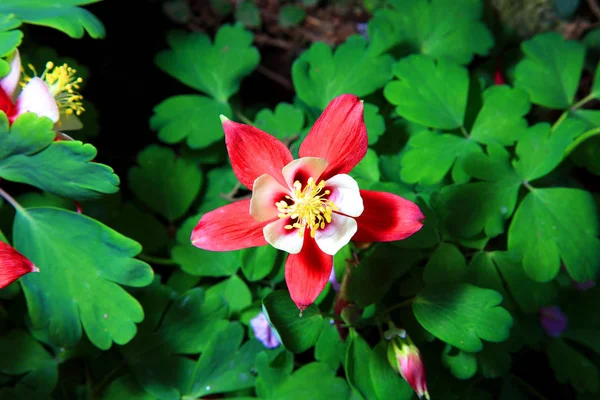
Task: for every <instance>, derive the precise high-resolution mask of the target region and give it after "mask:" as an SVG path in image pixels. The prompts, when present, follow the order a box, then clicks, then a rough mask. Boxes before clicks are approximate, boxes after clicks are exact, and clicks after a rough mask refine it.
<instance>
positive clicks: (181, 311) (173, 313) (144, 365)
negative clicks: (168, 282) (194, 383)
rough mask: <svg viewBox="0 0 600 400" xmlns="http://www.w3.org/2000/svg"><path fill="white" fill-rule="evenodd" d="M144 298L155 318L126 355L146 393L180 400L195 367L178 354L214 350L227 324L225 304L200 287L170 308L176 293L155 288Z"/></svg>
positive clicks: (216, 295) (146, 292) (152, 316)
mask: <svg viewBox="0 0 600 400" xmlns="http://www.w3.org/2000/svg"><path fill="white" fill-rule="evenodd" d="M144 294H145V296H146V297H145V298H141V299H140V300H141V301H143V304H144V309H145V310H146V311H147V313H148V314H149V318H151V320H149V321H148V322H144V325H143V329H140V333H139V334H138V335H137V336H136V337H135V339H134V340H133V341H132V342H131V343H130V344H129V345H127V346H125V347H124V348H123V349H122V352H123V355H124V357H125V359H126V361H127V363H128V365H129V366H130V368H131V370H132V371H133V373H134V375H135V376H136V379H137V381H138V382H139V383H140V384H141V385H142V387H143V388H144V389H145V390H146V391H147V392H148V393H151V394H152V395H154V396H156V397H157V398H160V399H179V398H180V396H179V394H185V393H186V392H187V391H188V390H189V387H190V384H191V382H190V375H191V370H192V366H193V364H192V363H191V361H189V360H187V359H185V358H184V357H181V356H179V354H197V353H200V352H206V351H209V349H210V348H211V346H214V342H213V338H214V337H215V335H216V334H218V333H219V331H221V330H222V329H224V328H225V327H227V326H228V324H229V323H228V321H227V320H226V318H227V316H228V309H227V304H226V303H225V300H224V299H223V297H222V296H221V295H220V294H219V293H215V292H213V293H208V292H205V291H204V290H203V289H201V288H194V289H191V290H189V291H187V292H185V293H183V294H181V295H180V296H179V297H177V298H175V299H174V301H173V304H170V306H169V305H168V300H170V298H172V297H173V295H172V293H171V291H170V290H169V289H168V288H167V287H163V286H160V285H153V286H151V287H150V288H148V289H147V290H146V291H145V293H144ZM157 300H159V301H158V302H157ZM149 302H154V304H152V303H149ZM165 308H166V312H165Z"/></svg>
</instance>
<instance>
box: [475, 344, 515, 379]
mask: <svg viewBox="0 0 600 400" xmlns="http://www.w3.org/2000/svg"><path fill="white" fill-rule="evenodd" d="M507 343H509V342H506V343H501V344H495V343H488V344H486V345H485V347H484V348H483V350H482V351H481V352H479V353H477V361H478V362H479V367H480V370H481V375H483V376H484V377H485V378H489V379H495V378H501V377H503V376H506V374H508V372H509V371H510V366H511V363H512V359H511V357H510V354H509V353H508V350H507V347H508V346H507Z"/></svg>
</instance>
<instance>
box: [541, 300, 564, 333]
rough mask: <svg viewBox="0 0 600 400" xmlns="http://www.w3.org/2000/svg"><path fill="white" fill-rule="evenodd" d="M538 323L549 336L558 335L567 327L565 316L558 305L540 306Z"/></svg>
mask: <svg viewBox="0 0 600 400" xmlns="http://www.w3.org/2000/svg"><path fill="white" fill-rule="evenodd" d="M540 324H541V325H542V327H543V328H544V331H545V332H546V334H547V335H548V336H550V337H559V336H560V335H562V333H563V332H564V331H565V330H566V329H567V325H568V320H567V316H566V315H565V314H564V313H563V312H562V311H561V309H560V308H559V307H558V306H552V307H542V308H540Z"/></svg>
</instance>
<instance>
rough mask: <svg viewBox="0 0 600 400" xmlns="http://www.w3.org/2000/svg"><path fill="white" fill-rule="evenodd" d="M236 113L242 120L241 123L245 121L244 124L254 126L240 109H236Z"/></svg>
mask: <svg viewBox="0 0 600 400" xmlns="http://www.w3.org/2000/svg"><path fill="white" fill-rule="evenodd" d="M236 114H237V116H238V118H239V119H241V120H242V122H243V123H245V124H246V125H252V126H254V123H252V121H250V119H249V118H248V117H246V116H245V115H244V114H242V112H241V111H238V112H237V113H236Z"/></svg>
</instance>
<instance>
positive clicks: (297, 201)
mask: <svg viewBox="0 0 600 400" xmlns="http://www.w3.org/2000/svg"><path fill="white" fill-rule="evenodd" d="M324 188H325V181H321V182H319V184H318V185H317V184H316V183H315V180H314V179H313V178H309V179H308V182H306V186H305V187H304V189H302V184H301V183H300V181H296V182H294V190H293V191H292V195H291V196H285V198H286V199H288V200H291V201H292V204H288V203H287V202H286V201H285V200H281V201H279V202H277V203H275V205H276V206H277V210H279V215H278V216H279V218H292V219H293V220H295V221H294V223H293V224H291V225H286V226H285V229H294V228H296V229H298V235H300V237H303V236H304V231H305V230H306V227H308V229H310V236H311V237H313V238H314V237H315V233H316V232H317V229H319V228H321V229H323V228H324V227H325V224H326V223H330V222H331V213H333V211H337V210H338V209H337V207H336V206H335V204H333V202H332V201H331V200H328V199H326V198H324V197H325V196H328V195H329V194H330V193H331V192H330V191H329V190H323V189H324Z"/></svg>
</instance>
